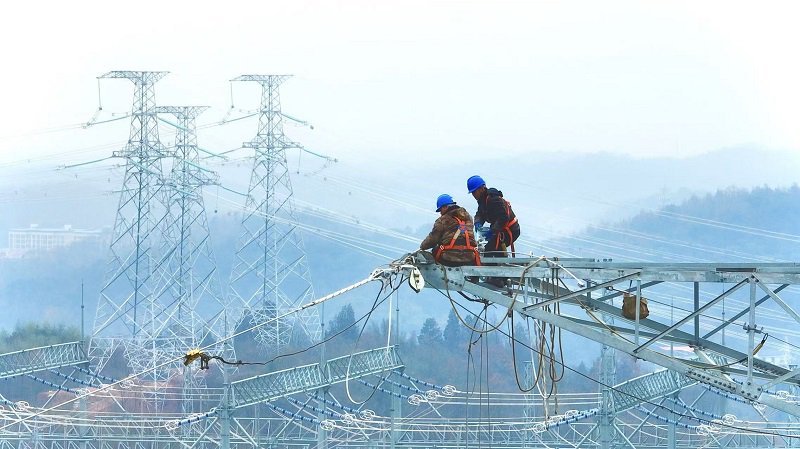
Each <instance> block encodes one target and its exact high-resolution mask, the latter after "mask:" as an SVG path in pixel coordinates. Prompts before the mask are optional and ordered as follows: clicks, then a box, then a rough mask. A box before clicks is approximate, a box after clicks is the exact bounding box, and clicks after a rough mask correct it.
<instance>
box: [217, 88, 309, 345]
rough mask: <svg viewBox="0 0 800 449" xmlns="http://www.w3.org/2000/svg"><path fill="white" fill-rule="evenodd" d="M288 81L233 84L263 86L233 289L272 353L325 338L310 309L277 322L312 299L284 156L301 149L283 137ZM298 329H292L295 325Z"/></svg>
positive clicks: (232, 280)
mask: <svg viewBox="0 0 800 449" xmlns="http://www.w3.org/2000/svg"><path fill="white" fill-rule="evenodd" d="M288 78H289V76H288V75H242V76H239V77H237V78H235V79H233V81H249V82H255V83H258V84H259V85H260V86H261V107H260V111H259V123H258V134H256V137H255V138H254V139H253V140H251V141H249V142H245V143H244V144H243V146H244V147H245V148H252V149H253V150H254V154H253V169H252V173H251V176H250V185H249V187H248V190H247V198H246V201H245V210H244V211H243V214H244V215H243V218H242V228H243V231H242V236H241V238H240V240H239V244H238V246H237V249H236V256H235V260H234V265H233V268H232V273H231V280H230V286H231V289H232V292H233V294H234V295H235V296H236V298H237V299H238V300H240V301H241V302H242V303H243V304H244V308H245V315H247V316H249V317H250V318H251V320H252V322H253V323H262V322H265V321H268V320H271V321H270V322H269V324H267V325H264V326H261V327H259V329H258V332H257V334H256V338H257V339H258V341H259V342H260V343H261V344H262V345H264V346H265V347H266V348H267V349H268V350H269V351H278V350H280V349H281V348H282V347H284V346H285V345H287V344H288V343H289V342H290V340H291V338H292V336H293V332H294V333H297V332H299V333H300V335H304V336H305V337H307V338H308V339H310V340H311V341H317V340H319V339H320V337H321V327H320V322H319V313H318V312H317V310H316V309H307V310H304V311H303V312H301V313H300V314H298V315H297V316H296V318H291V319H290V318H286V319H277V320H275V319H273V318H275V317H278V316H281V315H282V314H283V313H284V312H285V311H287V310H289V309H291V308H293V307H296V306H298V305H300V304H305V303H307V302H309V301H310V300H312V299H313V298H314V289H313V286H312V283H311V275H310V273H309V269H308V261H307V260H306V254H305V249H304V246H303V241H302V239H301V237H300V234H299V232H298V231H297V229H296V223H297V220H296V217H295V212H294V205H293V202H292V184H291V179H290V177H289V168H288V166H287V162H286V150H288V149H291V148H301V146H300V145H299V144H298V143H296V142H293V141H291V140H290V139H289V138H287V137H286V135H285V134H284V132H283V113H282V112H281V103H280V94H279V90H278V89H279V86H280V85H281V84H282V83H283V82H284V81H285V80H286V79H288ZM295 323H296V324H299V326H294V324H295Z"/></svg>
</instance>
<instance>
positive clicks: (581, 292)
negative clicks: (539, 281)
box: [526, 273, 639, 309]
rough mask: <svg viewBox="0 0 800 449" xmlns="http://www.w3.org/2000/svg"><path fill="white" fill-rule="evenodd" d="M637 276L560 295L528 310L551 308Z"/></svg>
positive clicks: (620, 278)
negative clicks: (553, 305) (558, 303)
mask: <svg viewBox="0 0 800 449" xmlns="http://www.w3.org/2000/svg"><path fill="white" fill-rule="evenodd" d="M637 276H639V273H630V274H626V275H625V276H621V277H619V278H617V279H613V280H610V281H606V282H603V283H600V284H596V285H592V286H591V287H586V288H584V289H582V290H576V291H574V292H572V293H567V294H566V295H563V296H561V295H559V296H558V297H556V298H553V299H548V300H546V301H541V302H537V303H535V304H531V305H529V306H527V307H526V309H530V308H533V307H545V306H549V305H550V304H553V303H556V302H560V301H566V300H568V299H572V298H575V297H578V296H584V295H585V294H586V293H589V292H593V291H595V290H598V289H601V288H606V287H610V286H612V285H614V284H617V283H620V282H622V281H625V280H628V279H630V278H634V277H637Z"/></svg>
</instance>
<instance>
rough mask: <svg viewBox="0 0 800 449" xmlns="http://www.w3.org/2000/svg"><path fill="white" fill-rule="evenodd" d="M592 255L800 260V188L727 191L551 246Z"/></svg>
mask: <svg viewBox="0 0 800 449" xmlns="http://www.w3.org/2000/svg"><path fill="white" fill-rule="evenodd" d="M548 245H549V246H553V247H557V248H560V249H562V250H564V251H566V252H570V253H576V254H580V255H581V256H589V257H613V258H615V259H620V260H648V261H673V262H699V261H719V262H744V261H751V262H756V261H765V262H766V261H800V187H798V186H797V185H794V186H792V187H789V188H786V189H773V188H769V187H757V188H753V189H733V188H730V189H725V190H720V191H717V192H716V193H712V194H707V195H703V196H692V197H691V198H689V199H687V200H686V201H683V202H681V203H680V204H676V205H669V206H666V207H663V208H660V209H657V210H649V211H645V212H642V213H639V214H638V215H636V216H634V217H632V218H630V219H627V220H624V221H621V222H618V223H603V224H597V225H594V226H591V227H589V228H588V229H586V230H585V232H582V233H579V234H575V235H573V236H570V237H567V238H563V239H558V240H555V241H551V242H548Z"/></svg>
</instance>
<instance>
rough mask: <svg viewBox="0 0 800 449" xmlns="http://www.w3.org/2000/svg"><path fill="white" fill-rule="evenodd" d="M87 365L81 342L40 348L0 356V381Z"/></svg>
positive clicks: (87, 361)
mask: <svg viewBox="0 0 800 449" xmlns="http://www.w3.org/2000/svg"><path fill="white" fill-rule="evenodd" d="M84 363H89V360H88V359H87V358H86V351H85V350H84V348H83V342H80V341H75V342H71V343H62V344H58V345H50V346H41V347H38V348H31V349H23V350H21V351H15V352H9V353H6V354H0V379H5V378H9V377H15V376H19V375H22V374H30V373H35V372H37V371H44V370H48V369H54V368H62V367H65V366H73V365H80V364H84Z"/></svg>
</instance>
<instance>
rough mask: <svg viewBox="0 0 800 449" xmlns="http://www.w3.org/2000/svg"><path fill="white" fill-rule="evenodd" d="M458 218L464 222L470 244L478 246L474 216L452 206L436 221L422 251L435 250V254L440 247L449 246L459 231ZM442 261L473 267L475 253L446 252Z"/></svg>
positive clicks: (421, 246) (466, 251) (421, 247)
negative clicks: (476, 243)
mask: <svg viewBox="0 0 800 449" xmlns="http://www.w3.org/2000/svg"><path fill="white" fill-rule="evenodd" d="M457 218H458V219H460V220H461V221H463V222H464V224H465V227H466V230H467V238H468V239H469V242H470V244H471V245H472V246H473V247H474V246H476V245H475V234H474V227H475V225H474V224H473V222H472V216H470V214H469V212H467V210H466V209H464V208H463V207H461V206H452V207H451V208H450V210H448V211H447V212H446V213H445V214H444V215H441V216H440V217H439V218H437V219H436V222H435V223H434V224H433V229H432V230H431V232H430V234H428V236H427V237H425V240H423V241H422V243H420V245H419V247H420V249H433V250H434V252H435V251H436V249H437V248H438V247H439V245H448V244H449V243H450V241H451V240H452V239H453V235H454V234H455V233H456V231H457V230H458V220H457ZM462 243H463V240H462ZM441 260H442V262H449V263H452V264H460V265H471V264H472V263H474V260H475V253H473V252H472V251H468V250H446V251H444V252H443V253H442V256H441Z"/></svg>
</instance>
